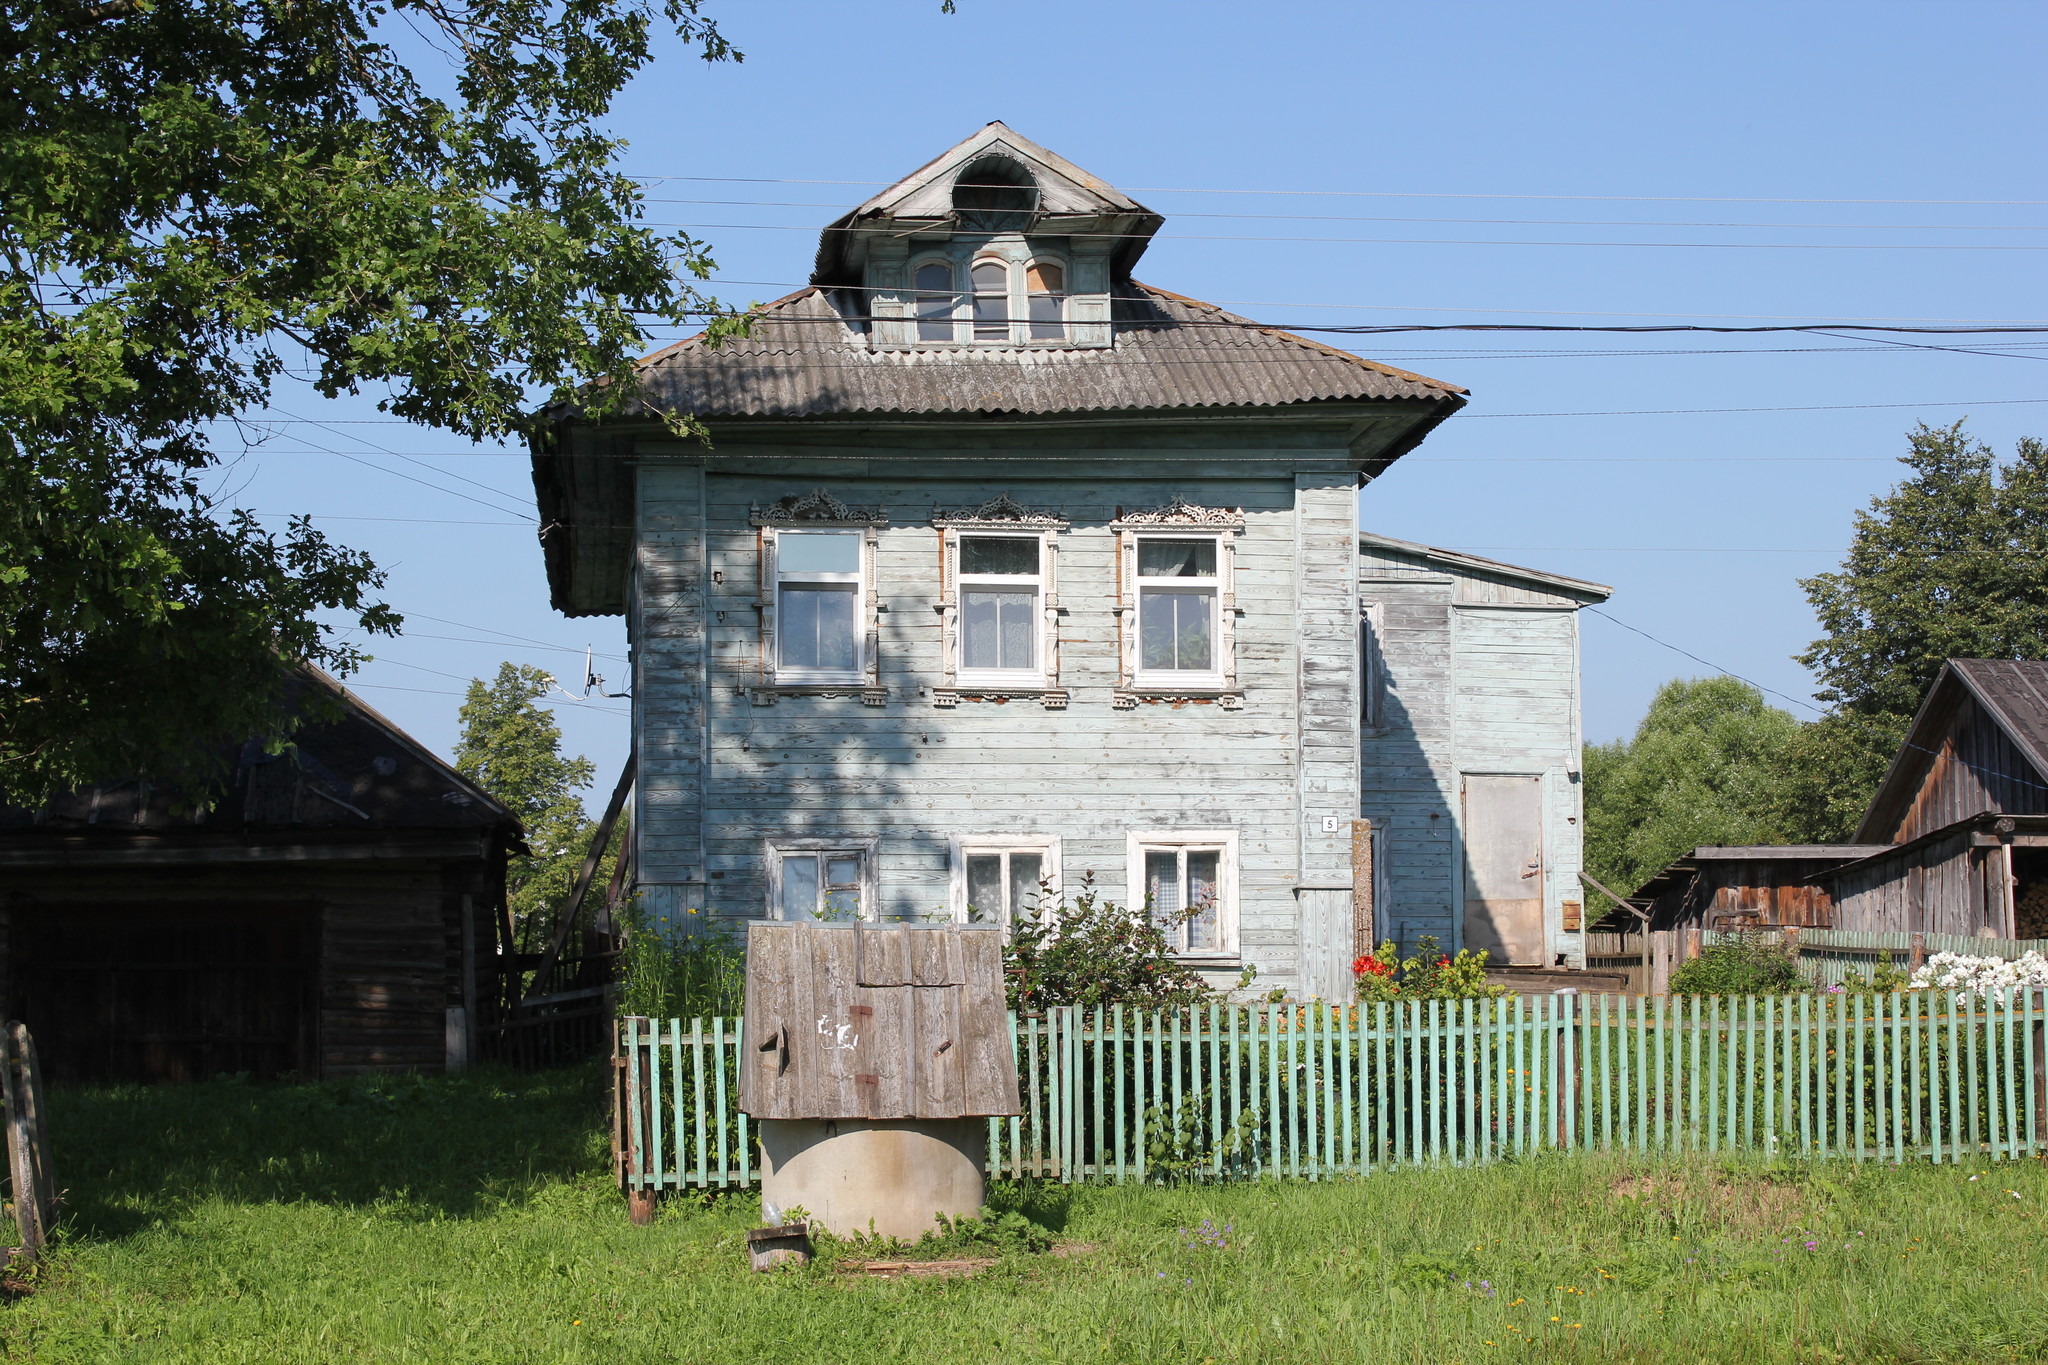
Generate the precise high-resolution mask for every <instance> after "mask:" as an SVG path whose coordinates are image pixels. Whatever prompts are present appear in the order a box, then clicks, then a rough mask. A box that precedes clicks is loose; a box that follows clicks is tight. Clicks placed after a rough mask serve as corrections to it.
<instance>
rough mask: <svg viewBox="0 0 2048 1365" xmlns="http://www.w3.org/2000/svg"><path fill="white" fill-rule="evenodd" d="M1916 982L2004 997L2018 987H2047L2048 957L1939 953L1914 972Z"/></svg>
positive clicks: (1926, 987)
mask: <svg viewBox="0 0 2048 1365" xmlns="http://www.w3.org/2000/svg"><path fill="white" fill-rule="evenodd" d="M1913 985H1914V986H1915V987H1918V988H1921V989H1929V988H1931V989H1934V990H1943V991H1959V992H1961V993H1963V994H1964V995H1992V996H1999V997H2001V998H2002V997H2005V996H2007V995H2009V994H2010V993H2012V992H2016V991H2040V990H2048V957H2043V956H2042V955H2041V954H2039V953H2037V952H2029V953H2027V954H2026V955H2024V956H2022V957H2020V958H2017V959H2012V958H2003V957H1972V956H1969V955H1967V954H1964V953H1936V954H1935V955H1934V956H1933V957H1930V958H1928V959H1927V962H1926V964H1925V965H1924V966H1922V967H1921V968H1920V969H1919V970H1918V971H1916V972H1914V973H1913Z"/></svg>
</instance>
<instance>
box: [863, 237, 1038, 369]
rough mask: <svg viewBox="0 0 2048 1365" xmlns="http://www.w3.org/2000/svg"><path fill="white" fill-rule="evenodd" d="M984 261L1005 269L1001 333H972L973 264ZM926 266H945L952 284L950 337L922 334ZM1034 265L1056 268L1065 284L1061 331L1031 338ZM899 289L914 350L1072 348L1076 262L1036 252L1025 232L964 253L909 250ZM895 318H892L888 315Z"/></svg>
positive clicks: (982, 244) (911, 346) (911, 347)
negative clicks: (920, 273)
mask: <svg viewBox="0 0 2048 1365" xmlns="http://www.w3.org/2000/svg"><path fill="white" fill-rule="evenodd" d="M984 262H993V263H994V264H996V265H1000V266H1001V267H1002V268H1003V271H1004V277H1003V278H1004V291H1005V292H1004V298H1005V299H1006V300H1007V304H1006V308H1007V322H1008V326H1007V328H1006V330H1005V333H1004V335H1002V336H1000V337H977V336H975V335H974V267H975V266H977V265H980V264H982V263H984ZM929 265H938V266H944V267H945V268H946V274H947V278H948V279H950V280H951V281H952V287H951V289H949V290H948V291H947V292H948V293H950V294H951V295H952V300H953V303H952V310H951V318H952V324H953V331H952V336H951V337H949V338H947V339H946V340H943V341H942V340H940V339H938V338H936V337H926V336H923V335H921V334H920V327H919V322H920V315H919V312H918V305H919V304H920V303H921V302H922V300H923V296H924V295H925V294H926V293H928V292H930V293H936V292H938V291H936V290H931V291H927V290H924V289H920V288H919V287H918V283H917V272H918V271H920V270H922V269H924V268H925V267H926V266H929ZM1033 265H1050V266H1057V267H1058V268H1059V271H1060V277H1061V279H1062V280H1064V281H1065V284H1066V287H1065V288H1064V289H1062V290H1061V291H1060V293H1059V296H1058V297H1059V300H1060V335H1059V336H1057V337H1041V338H1038V339H1035V340H1034V339H1033V338H1032V335H1031V285H1030V275H1029V270H1030V267H1031V266H1033ZM903 281H904V283H903V286H902V293H901V295H900V296H899V297H900V298H902V299H903V300H904V301H905V302H904V304H903V305H901V307H902V322H903V325H904V327H905V328H906V334H907V343H906V344H907V345H908V346H909V347H910V349H912V350H916V349H919V348H928V347H952V346H983V347H998V348H1000V347H1016V346H1037V347H1041V348H1064V347H1071V346H1073V345H1074V344H1075V343H1074V320H1073V317H1072V310H1071V309H1070V308H1069V306H1068V304H1069V301H1070V300H1071V299H1072V298H1073V295H1074V266H1073V262H1072V261H1071V260H1069V259H1068V258H1067V257H1065V256H1063V255H1060V254H1058V253H1056V252H1049V251H1034V250H1033V249H1032V247H1031V241H1030V238H1029V237H1028V236H1025V235H1023V234H1008V233H1006V234H1003V235H1001V236H1000V237H997V238H995V239H992V240H990V241H986V242H982V243H980V244H978V245H977V246H976V247H975V249H974V250H972V251H971V252H968V253H967V254H966V255H965V256H962V255H960V254H957V253H956V252H954V251H932V250H926V251H917V252H913V253H912V254H911V255H910V256H909V257H908V259H907V260H906V261H905V264H904V273H903ZM891 321H894V319H891Z"/></svg>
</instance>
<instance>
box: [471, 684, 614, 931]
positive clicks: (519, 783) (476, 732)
mask: <svg viewBox="0 0 2048 1365" xmlns="http://www.w3.org/2000/svg"><path fill="white" fill-rule="evenodd" d="M554 686H555V680H554V678H553V677H551V676H550V675H549V674H547V673H546V672H543V671H542V670H541V669H538V668H533V667H531V666H529V665H526V664H512V663H506V664H500V665H499V666H498V676H497V677H496V678H494V679H493V680H492V681H491V682H490V683H488V684H486V683H485V682H484V681H483V679H481V678H476V679H472V680H471V682H470V684H469V691H468V692H467V694H466V695H465V696H464V698H463V702H462V711H461V713H460V716H461V721H462V737H461V739H460V740H459V741H458V742H457V744H456V746H455V766H456V769H457V770H458V771H460V772H461V773H462V775H463V776H465V777H467V778H469V779H470V780H471V781H472V782H475V783H476V784H477V785H478V786H479V787H482V788H483V789H484V790H485V791H487V792H489V793H490V794H491V795H492V796H495V797H497V798H498V800H500V801H502V802H504V803H505V804H506V805H507V806H509V807H510V808H511V810H512V813H513V814H515V815H517V816H518V817H519V820H520V823H521V824H523V825H524V826H525V827H526V845H527V848H528V849H529V850H531V851H530V852H529V853H528V854H527V855H526V856H524V857H518V858H514V859H513V860H512V864H511V866H510V867H509V868H508V869H507V877H506V882H507V888H508V892H509V895H510V899H511V905H512V918H513V921H514V923H515V925H517V926H519V927H520V928H522V929H523V930H526V931H527V936H528V937H530V936H531V934H532V932H533V929H534V927H535V926H540V929H541V931H542V932H545V930H546V928H548V927H551V926H552V925H553V923H554V918H555V913H556V911H557V910H558V909H560V908H561V907H562V905H563V904H564V902H566V901H567V899H568V896H569V892H570V890H571V888H572V887H573V885H574V883H575V879H576V872H577V869H578V868H579V867H580V866H581V865H582V862H583V859H584V857H585V856H586V854H587V853H588V852H589V848H590V841H591V839H592V838H593V837H594V835H595V833H596V825H595V823H594V822H593V821H592V820H591V819H590V818H589V816H588V815H586V814H585V813H584V810H583V803H582V801H581V800H580V799H579V797H578V795H577V793H578V792H580V791H582V790H583V789H584V788H585V787H588V786H589V785H590V783H591V779H592V778H594V777H595V776H596V775H597V766H596V765H595V764H593V763H592V762H591V761H590V760H589V759H587V758H583V757H580V756H579V757H576V758H569V757H566V756H564V754H563V753H562V727H561V726H560V725H558V724H556V723H555V718H554V717H553V716H551V715H549V714H548V713H547V711H545V710H544V709H542V708H541V707H540V706H539V705H538V702H539V699H540V698H542V697H544V696H546V695H547V694H548V693H549V692H550V691H552V690H553V689H554ZM600 889H601V888H600Z"/></svg>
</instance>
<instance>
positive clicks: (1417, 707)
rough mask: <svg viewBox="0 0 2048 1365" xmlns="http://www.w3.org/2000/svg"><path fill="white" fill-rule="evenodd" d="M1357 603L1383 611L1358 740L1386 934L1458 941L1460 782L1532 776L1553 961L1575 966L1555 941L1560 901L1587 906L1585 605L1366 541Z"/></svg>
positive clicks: (1575, 949) (1575, 944)
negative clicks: (1380, 670)
mask: <svg viewBox="0 0 2048 1365" xmlns="http://www.w3.org/2000/svg"><path fill="white" fill-rule="evenodd" d="M1359 598H1360V602H1361V605H1362V606H1365V607H1369V608H1370V607H1377V611H1376V612H1375V615H1376V617H1377V619H1378V620H1379V621H1380V623H1381V625H1380V636H1381V639H1380V649H1381V656H1382V658H1383V660H1384V667H1385V688H1386V695H1385V703H1384V712H1383V715H1384V718H1385V721H1386V724H1385V725H1384V726H1383V727H1381V728H1380V729H1379V730H1378V731H1377V732H1374V733H1369V734H1367V735H1366V736H1365V737H1364V738H1363V740H1362V742H1361V750H1362V753H1363V756H1364V765H1363V773H1362V784H1363V809H1364V813H1365V815H1366V816H1367V817H1368V818H1370V819H1373V820H1374V821H1375V823H1376V826H1377V827H1378V828H1381V829H1383V830H1384V831H1385V832H1384V834H1383V835H1382V842H1381V848H1382V853H1383V860H1384V864H1385V867H1384V871H1383V872H1382V873H1381V881H1382V884H1383V886H1384V888H1385V894H1384V897H1383V899H1384V901H1385V904H1384V905H1382V906H1381V907H1380V909H1379V912H1378V915H1377V918H1378V921H1379V926H1380V933H1381V935H1382V936H1383V937H1387V938H1393V939H1396V940H1399V941H1401V942H1402V943H1404V944H1412V943H1413V942H1414V940H1415V939H1416V938H1418V937H1420V936H1421V935H1423V934H1434V935H1435V936H1436V937H1437V939H1438V940H1439V941H1440V942H1441V943H1444V944H1446V945H1452V944H1456V943H1458V942H1459V940H1460V936H1461V933H1462V927H1463V926H1462V922H1463V894H1464V878H1463V863H1462V857H1463V852H1462V849H1463V845H1462V838H1463V835H1462V823H1463V822H1462V801H1461V797H1460V782H1461V779H1462V777H1463V776H1464V775H1465V774H1467V773H1527V774H1531V775H1538V776H1541V777H1542V779H1543V801H1544V868H1545V877H1544V892H1545V894H1544V901H1545V905H1544V916H1545V923H1546V937H1547V938H1548V940H1549V946H1550V953H1549V954H1548V959H1547V960H1554V958H1555V956H1556V955H1557V954H1560V953H1561V954H1563V955H1564V956H1565V959H1566V962H1567V964H1568V965H1573V966H1581V965H1583V950H1582V948H1581V946H1580V937H1579V935H1577V934H1566V933H1565V932H1564V930H1563V908H1564V905H1565V903H1566V902H1568V901H1578V902H1580V903H1583V902H1582V901H1581V892H1580V890H1579V886H1578V874H1579V870H1580V867H1581V862H1580V856H1581V833H1580V826H1579V823H1578V819H1579V812H1580V798H1581V790H1580V786H1579V783H1578V781H1577V772H1578V766H1579V694H1578V667H1579V652H1578V651H1579V643H1578V618H1577V613H1576V608H1577V606H1578V605H1579V603H1578V602H1577V601H1576V600H1574V599H1573V598H1570V597H1566V596H1562V595H1559V594H1555V593H1550V592H1546V591H1544V590H1542V589H1541V588H1540V587H1537V586H1534V585H1528V584H1522V583H1517V582H1513V581H1510V580H1508V579H1505V578H1497V577H1494V576H1491V575H1486V574H1483V573H1480V572H1476V571H1474V570H1471V569H1469V568H1466V567H1463V566H1460V565H1458V564H1456V563H1453V562H1448V561H1444V560H1432V559H1428V558H1425V557H1421V556H1418V555H1412V554H1406V553H1402V552H1400V551H1396V550H1392V549H1388V548H1385V547H1381V546H1377V545H1372V544H1367V545H1365V546H1363V547H1362V548H1361V553H1360V580H1359ZM1581 922H1582V923H1583V922H1584V921H1583V919H1582V921H1581Z"/></svg>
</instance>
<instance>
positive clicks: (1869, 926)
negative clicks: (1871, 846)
mask: <svg viewBox="0 0 2048 1365" xmlns="http://www.w3.org/2000/svg"><path fill="white" fill-rule="evenodd" d="M1997 852H1998V851H1997V850H1996V849H1983V848H1972V847H1970V833H1969V831H1967V830H1959V831H1957V832H1956V833H1954V834H1951V835H1949V836H1947V837H1946V838H1941V839H1933V840H1929V841H1928V842H1927V843H1925V844H1922V845H1920V846H1919V847H1917V848H1909V849H1903V850H1901V851H1900V852H1898V853H1894V854H1890V855H1887V856H1885V857H1883V858H1881V859H1879V860H1876V861H1874V862H1872V863H1870V864H1868V865H1867V866H1863V867H1854V868H1850V869H1848V870H1847V871H1844V872H1842V873H1840V874H1838V875H1836V876H1835V877H1833V878H1830V882H1831V884H1832V887H1833V891H1834V901H1835V923H1834V927H1835V928H1837V929H1855V930H1863V931H1873V932H1876V931H1886V932H1898V933H1914V932H1918V933H1929V934H1974V933H1977V932H1978V930H1979V929H1981V928H1983V927H1986V926H1989V927H1990V928H1991V930H1992V931H1993V933H1995V934H1999V935H2003V934H2005V932H2006V930H2005V928H2004V927H2003V925H2004V918H2005V908H2004V903H2003V898H2002V897H1999V896H1994V895H1992V894H1990V893H1991V892H1992V891H1993V890H1995V889H1996V887H1995V882H1994V881H1993V880H1992V872H1991V869H1992V868H1993V867H1994V866H1995V863H1994V859H1995V857H1996V854H1997Z"/></svg>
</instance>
